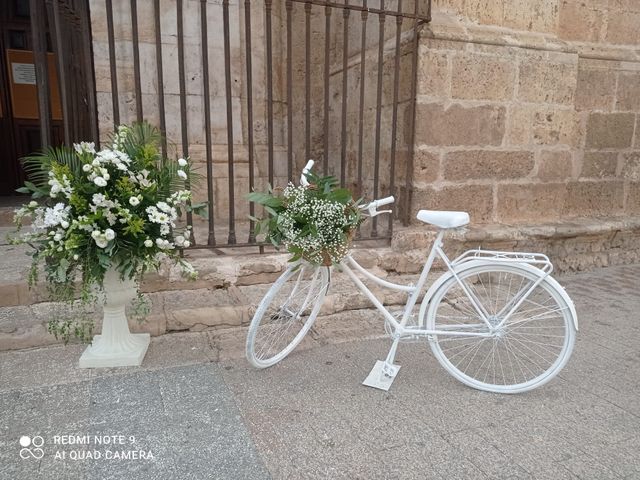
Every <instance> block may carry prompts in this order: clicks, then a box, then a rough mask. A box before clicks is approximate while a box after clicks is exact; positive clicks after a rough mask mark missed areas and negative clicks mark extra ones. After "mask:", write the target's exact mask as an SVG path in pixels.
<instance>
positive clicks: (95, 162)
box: [91, 158, 100, 167]
mask: <svg viewBox="0 0 640 480" xmlns="http://www.w3.org/2000/svg"><path fill="white" fill-rule="evenodd" d="M91 165H93V166H94V167H99V166H100V160H98V159H97V158H94V159H93V162H91Z"/></svg>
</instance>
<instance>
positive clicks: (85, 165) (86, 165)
mask: <svg viewBox="0 0 640 480" xmlns="http://www.w3.org/2000/svg"><path fill="white" fill-rule="evenodd" d="M82 171H83V172H90V171H91V165H90V164H88V163H85V164H84V165H82Z"/></svg>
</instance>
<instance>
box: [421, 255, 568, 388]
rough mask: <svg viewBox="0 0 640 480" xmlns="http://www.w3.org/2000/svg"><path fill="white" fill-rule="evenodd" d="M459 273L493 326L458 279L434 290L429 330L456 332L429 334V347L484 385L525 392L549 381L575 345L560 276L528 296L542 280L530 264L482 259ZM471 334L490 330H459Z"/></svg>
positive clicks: (459, 375)
mask: <svg viewBox="0 0 640 480" xmlns="http://www.w3.org/2000/svg"><path fill="white" fill-rule="evenodd" d="M458 278H459V279H460V281H461V282H462V283H463V284H464V285H465V287H466V288H467V289H468V291H469V292H471V297H475V301H476V303H477V304H479V305H482V308H483V309H484V311H485V312H486V314H487V315H488V319H489V323H490V324H491V326H492V328H490V327H488V326H487V324H486V323H485V322H484V321H483V319H482V317H481V316H480V314H479V313H478V311H477V308H476V307H475V306H474V302H473V301H472V300H471V298H470V296H469V295H468V294H467V293H466V292H465V291H464V290H465V289H464V288H463V287H462V286H461V284H460V283H459V282H458V281H457V280H456V279H455V278H453V277H451V278H450V279H449V280H447V281H445V282H444V283H443V284H442V286H441V287H440V288H439V289H438V290H437V291H436V292H435V293H434V295H433V297H432V299H431V301H430V304H429V309H428V313H427V329H429V330H436V331H438V332H447V333H449V332H450V333H451V335H448V334H447V333H443V334H437V335H431V336H430V337H429V338H430V345H431V349H432V351H433V354H434V355H435V357H436V358H437V359H438V361H439V362H440V364H441V365H442V366H443V367H444V368H445V369H446V370H447V371H448V372H449V373H451V374H452V375H453V376H454V377H455V378H456V379H458V380H459V381H461V382H462V383H464V384H466V385H468V386H470V387H473V388H477V389H479V390H486V391H490V392H498V393H520V392H526V391H528V390H531V389H534V388H536V387H539V386H541V385H544V384H545V383H546V382H548V381H549V380H551V379H552V378H553V377H554V376H555V375H556V374H557V373H558V372H559V371H560V370H561V369H562V368H563V367H564V365H565V364H566V362H567V361H568V359H569V357H570V356H571V352H572V350H573V344H574V341H575V326H574V318H573V310H572V309H571V308H570V307H569V305H570V302H571V300H570V299H568V297H567V296H566V293H565V292H564V290H563V289H562V287H560V285H559V284H558V283H557V282H556V281H555V280H553V279H552V278H550V277H547V278H546V279H544V280H543V281H542V282H541V283H539V284H538V285H537V286H536V287H535V288H534V289H533V290H532V291H531V292H530V293H529V294H528V295H527V296H526V297H525V295H526V293H527V292H529V290H531V287H532V286H533V285H534V284H535V282H536V281H537V280H538V279H539V275H538V273H537V272H536V271H535V269H533V268H531V267H527V266H519V265H495V264H493V265H480V266H477V267H472V268H469V269H467V270H464V271H462V272H460V273H459V274H458ZM522 297H525V298H524V300H522V302H521V303H520V305H519V306H518V307H517V308H516V310H515V311H514V312H513V313H512V314H511V316H509V317H508V318H507V320H506V322H502V320H503V319H504V318H505V316H506V315H507V313H508V312H509V311H511V310H512V308H513V307H515V306H516V305H517V304H518V302H520V300H521V299H522ZM501 323H502V325H501V326H499V325H500V324H501ZM492 329H493V330H492ZM465 332H466V333H485V334H486V333H488V332H491V336H484V337H483V336H455V333H465Z"/></svg>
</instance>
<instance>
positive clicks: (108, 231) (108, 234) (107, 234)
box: [104, 228, 116, 240]
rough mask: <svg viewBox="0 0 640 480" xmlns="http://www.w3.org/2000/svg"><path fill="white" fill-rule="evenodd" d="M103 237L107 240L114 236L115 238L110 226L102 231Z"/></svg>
mask: <svg viewBox="0 0 640 480" xmlns="http://www.w3.org/2000/svg"><path fill="white" fill-rule="evenodd" d="M104 237H105V238H106V239H107V240H113V239H114V238H116V232H114V231H113V230H111V229H110V228H107V229H106V230H105V231H104Z"/></svg>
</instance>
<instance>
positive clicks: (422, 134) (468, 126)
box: [415, 103, 505, 146]
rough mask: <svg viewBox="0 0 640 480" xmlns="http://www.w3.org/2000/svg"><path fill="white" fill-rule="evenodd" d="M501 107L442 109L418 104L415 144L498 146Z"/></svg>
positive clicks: (501, 122) (442, 106) (500, 131)
mask: <svg viewBox="0 0 640 480" xmlns="http://www.w3.org/2000/svg"><path fill="white" fill-rule="evenodd" d="M504 123H505V108H504V107H498V106H494V105H482V106H473V107H465V106H463V105H460V104H453V105H450V106H449V107H448V108H445V106H444V105H442V104H435V103H430V104H418V105H417V116H416V133H415V135H416V144H417V145H439V146H441V145H443V146H446V145H500V144H501V143H502V137H503V136H504V128H505V127H504Z"/></svg>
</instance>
